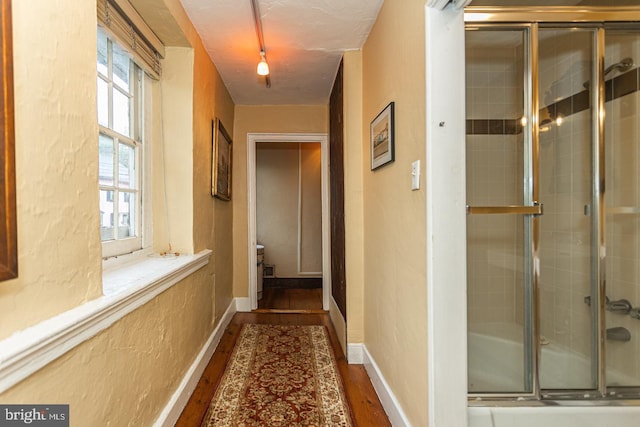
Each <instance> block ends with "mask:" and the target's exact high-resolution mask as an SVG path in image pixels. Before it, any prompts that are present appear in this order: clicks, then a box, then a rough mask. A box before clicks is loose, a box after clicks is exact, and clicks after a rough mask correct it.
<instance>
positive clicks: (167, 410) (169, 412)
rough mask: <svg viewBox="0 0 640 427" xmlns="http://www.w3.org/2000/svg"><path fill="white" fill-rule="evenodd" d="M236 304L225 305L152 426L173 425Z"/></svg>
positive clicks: (205, 365)
mask: <svg viewBox="0 0 640 427" xmlns="http://www.w3.org/2000/svg"><path fill="white" fill-rule="evenodd" d="M247 300H248V298H247ZM237 305H238V304H237V301H236V300H233V301H231V304H229V307H227V310H226V311H225V312H224V314H223V315H222V317H221V318H220V322H218V326H216V328H215V329H214V330H213V332H212V333H211V336H210V337H209V339H208V340H207V342H206V343H205V344H204V346H203V347H202V349H201V350H200V353H199V354H198V357H196V360H194V362H193V363H192V364H191V366H190V367H189V370H188V371H187V373H186V374H185V376H184V378H183V379H182V381H181V382H180V385H179V386H178V388H177V389H176V391H175V392H174V393H173V395H172V396H171V399H169V402H168V403H167V405H166V406H165V407H164V409H163V410H162V412H161V413H160V416H158V418H157V419H156V422H155V423H154V424H153V425H154V427H161V426H162V427H170V426H174V425H175V423H176V421H177V420H178V418H179V417H180V414H181V413H182V411H183V410H184V407H185V406H186V405H187V402H188V401H189V398H190V397H191V394H192V393H193V390H195V388H196V386H197V385H198V381H200V378H201V377H202V373H203V372H204V370H205V368H206V367H207V365H208V364H209V361H210V360H211V357H212V356H213V353H214V352H215V350H216V348H217V347H218V344H219V343H220V339H221V338H222V335H223V334H224V330H225V328H226V327H227V325H228V324H229V322H231V318H232V317H233V315H234V314H235V313H236V311H239V310H237Z"/></svg>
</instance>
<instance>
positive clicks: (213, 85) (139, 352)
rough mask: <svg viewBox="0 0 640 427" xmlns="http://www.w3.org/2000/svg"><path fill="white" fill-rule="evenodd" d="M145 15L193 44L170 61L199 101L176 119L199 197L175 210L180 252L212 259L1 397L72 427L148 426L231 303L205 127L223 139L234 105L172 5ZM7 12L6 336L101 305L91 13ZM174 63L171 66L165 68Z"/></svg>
mask: <svg viewBox="0 0 640 427" xmlns="http://www.w3.org/2000/svg"><path fill="white" fill-rule="evenodd" d="M149 2H152V3H153V2H155V4H154V5H153V6H154V7H153V8H152V9H154V10H156V11H158V10H165V11H166V12H167V13H169V11H170V12H171V13H172V14H173V16H174V17H175V19H176V21H177V22H178V23H179V24H180V26H181V27H182V30H183V31H184V33H185V35H186V37H187V38H188V39H189V41H190V42H191V44H192V45H193V51H192V52H190V53H189V52H188V51H187V52H184V51H180V52H178V53H180V54H185V55H186V56H187V57H189V56H191V57H192V58H193V64H194V67H195V70H194V71H193V74H192V76H191V80H192V82H193V84H192V86H191V87H189V86H186V87H183V89H184V90H185V91H186V92H190V91H194V88H195V91H194V92H193V95H192V97H191V100H190V101H189V102H188V103H187V104H186V105H184V108H185V109H186V110H187V111H188V110H197V111H196V112H194V113H191V116H192V119H190V120H191V121H192V129H193V131H192V135H193V137H183V138H181V140H180V143H181V146H182V150H183V151H185V152H187V153H192V154H190V155H191V156H193V157H195V158H196V160H194V161H193V162H192V163H191V164H192V165H193V167H192V169H191V170H188V171H187V172H186V173H187V175H188V183H187V184H186V185H187V188H193V193H194V194H193V198H190V197H185V198H184V199H183V200H185V203H187V204H188V205H187V206H185V209H186V210H187V215H186V216H187V217H186V218H184V219H185V220H186V221H189V222H193V229H192V230H188V233H189V234H190V236H191V237H190V238H192V239H193V240H194V243H193V245H194V246H193V247H192V248H188V250H189V251H193V250H194V249H195V250H196V251H199V250H201V249H203V248H205V247H207V248H211V249H213V251H214V254H215V255H214V257H213V258H212V260H211V261H210V263H209V265H208V266H207V267H205V268H203V269H201V270H199V271H198V272H196V273H195V274H193V275H191V276H190V277H188V278H186V279H184V280H183V281H181V282H180V283H178V284H177V285H175V286H174V287H173V288H171V289H169V290H168V291H166V292H165V293H163V294H161V295H159V296H158V297H156V298H155V299H153V300H152V301H150V302H149V303H147V304H146V305H144V306H143V307H141V308H139V309H138V310H136V311H134V312H133V313H131V314H129V315H127V316H126V317H124V318H123V319H121V320H120V321H118V322H117V323H115V324H114V325H113V326H111V327H110V328H108V329H107V330H105V331H103V332H102V333H100V334H99V335H97V336H96V337H94V338H92V339H90V340H89V341H86V342H85V343H83V344H82V345H80V346H78V347H77V348H75V349H73V350H71V351H70V352H68V353H67V354H65V355H64V356H62V357H61V358H59V359H58V360H56V361H54V362H53V363H51V364H49V365H48V366H46V367H44V368H43V369H41V370H40V371H38V372H37V373H35V374H34V375H32V376H31V377H29V378H27V379H26V380H24V381H23V382H21V383H20V384H18V385H16V386H14V387H13V388H12V389H10V390H8V391H6V392H5V393H3V394H1V395H0V401H2V402H5V403H18V402H20V403H25V402H28V403H51V402H59V403H69V404H70V405H71V420H72V425H107V424H110V425H151V424H152V423H153V421H154V420H155V419H156V418H157V416H158V415H159V413H160V411H161V410H162V409H163V407H164V406H165V405H166V403H167V401H168V399H169V397H170V396H171V394H172V393H173V392H174V390H175V389H176V387H177V386H178V384H179V382H180V381H181V379H182V378H183V376H184V374H185V372H186V370H187V369H188V367H189V366H190V364H191V363H192V361H193V360H194V358H195V357H196V355H197V354H198V352H199V350H200V349H201V347H202V345H203V344H204V343H205V341H206V339H207V338H208V336H209V335H210V334H211V332H212V330H213V328H214V324H215V322H216V321H217V319H218V318H219V315H218V316H216V315H215V313H216V312H217V313H220V311H221V310H222V307H223V306H224V307H226V305H227V304H228V302H229V301H230V300H231V288H232V280H231V277H232V269H231V266H232V261H231V259H232V256H231V255H225V254H231V253H232V240H231V237H230V231H224V230H230V229H231V228H232V227H231V221H232V218H231V205H230V204H225V205H223V204H220V203H218V202H217V201H214V200H213V199H212V198H211V196H210V193H209V185H208V181H209V179H210V172H208V170H209V169H208V166H207V165H208V160H207V159H209V158H210V150H211V148H210V132H211V131H210V130H209V129H210V126H211V119H212V118H213V117H214V116H215V115H217V116H219V117H221V118H222V119H223V121H225V122H226V123H229V125H228V127H229V128H231V126H232V123H233V114H234V111H233V109H234V106H233V102H232V100H231V98H230V96H229V94H228V93H227V91H226V88H225V87H224V85H223V84H222V83H221V80H220V78H219V76H218V74H217V72H216V70H215V67H214V66H213V64H212V63H211V62H210V60H209V59H208V56H207V54H206V52H205V51H204V49H203V47H202V45H201V43H200V41H199V39H198V38H197V34H196V32H195V30H194V29H193V27H192V26H191V23H190V22H189V21H188V19H187V18H186V14H185V13H184V11H183V10H182V6H181V4H180V2H179V0H166V3H167V4H166V5H165V1H163V0H149ZM13 3H14V5H13V6H14V13H13V18H14V37H15V44H14V51H15V58H16V139H17V141H16V146H17V169H18V177H17V181H18V206H19V208H18V226H19V230H20V231H19V233H20V234H19V244H20V247H19V257H20V258H19V259H20V278H19V279H17V280H15V281H12V282H5V283H2V284H0V307H1V308H2V312H3V313H4V314H3V316H2V322H1V323H2V326H1V327H2V328H3V329H2V334H3V336H6V335H8V334H10V333H12V332H14V331H16V330H19V329H22V328H24V327H26V326H28V325H30V324H34V323H36V322H38V321H41V320H44V319H46V318H48V317H50V316H52V315H53V314H56V313H60V312H63V311H65V310H68V309H70V308H72V307H75V306H77V305H79V304H81V303H82V302H84V301H87V300H90V299H95V298H98V297H99V296H100V294H101V253H100V236H99V232H98V230H99V220H98V211H99V210H98V199H97V197H96V191H97V187H98V180H97V158H98V156H97V154H98V153H97V144H96V135H97V119H96V111H95V105H96V99H95V92H96V74H95V63H96V58H95V53H94V52H95V50H96V48H95V46H96V25H97V22H96V6H95V2H88V3H84V2H80V3H79V2H77V1H75V0H59V1H56V2H42V1H35V0H21V1H19V2H13ZM167 7H168V10H167V9H166V8H167ZM53 18H55V19H53ZM68 22H74V25H73V26H69V25H68ZM166 30H167V29H166V28H165V31H166ZM172 31H174V32H175V31H180V29H178V28H174V29H172ZM179 56H180V55H177V56H176V55H174V56H172V55H171V54H170V55H169V61H171V58H172V57H173V58H177V57H179ZM34 63H39V64H42V65H43V66H39V67H33V64H34ZM187 80H188V79H187ZM181 81H183V82H184V81H185V80H181ZM201 88H206V89H207V90H201ZM164 96H165V101H166V102H171V99H167V96H168V95H167V94H166V93H165V94H164ZM188 114H189V113H187V115H188ZM156 137H159V135H156ZM153 143H154V146H155V147H156V148H157V147H158V146H159V140H157V139H154V141H153ZM154 153H155V155H154V158H157V154H158V151H157V150H156V151H155V152H154ZM205 163H206V164H207V165H205ZM171 173H178V174H180V173H184V171H181V172H171ZM200 174H202V175H203V176H200ZM173 178H176V179H182V178H184V177H177V176H170V175H169V176H168V180H171V179H173ZM187 196H188V195H187ZM170 203H171V201H170ZM192 210H193V211H197V213H196V214H192V213H191V212H192ZM182 212H183V213H184V211H182ZM182 219H183V218H177V220H182ZM171 220H172V221H173V220H176V218H171ZM172 225H173V224H172ZM216 257H217V258H216ZM220 259H222V260H223V261H224V262H222V261H220ZM220 264H222V267H221V268H220V269H218V270H217V269H216V265H220ZM214 279H215V280H214ZM214 284H215V286H214ZM158 373H162V375H159V374H158Z"/></svg>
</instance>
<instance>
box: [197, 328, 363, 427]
mask: <svg viewBox="0 0 640 427" xmlns="http://www.w3.org/2000/svg"><path fill="white" fill-rule="evenodd" d="M352 425H353V424H352V421H351V415H350V411H349V407H348V405H347V400H346V397H345V394H344V389H343V387H342V380H341V377H340V374H339V373H338V369H337V365H336V361H335V359H334V356H333V351H332V348H331V344H330V343H329V339H328V336H327V332H326V330H325V327H324V326H291V325H244V326H243V327H242V331H241V332H240V336H239V338H238V341H237V342H236V345H235V348H234V349H233V353H232V355H231V358H230V360H229V362H228V363H227V367H226V369H225V372H224V374H223V376H222V379H221V380H220V384H219V386H218V388H217V390H216V393H215V395H214V396H213V399H212V400H211V404H210V406H209V409H208V411H207V414H206V415H205V417H204V420H203V422H202V426H203V427H204V426H207V427H236V426H243V427H244V426H246V427H249V426H264V427H278V426H287V427H290V426H345V427H350V426H352Z"/></svg>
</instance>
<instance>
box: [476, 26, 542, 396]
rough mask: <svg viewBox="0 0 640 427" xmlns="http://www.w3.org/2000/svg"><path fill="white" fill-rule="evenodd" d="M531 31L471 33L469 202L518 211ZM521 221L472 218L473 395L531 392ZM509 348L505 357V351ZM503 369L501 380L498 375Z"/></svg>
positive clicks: (519, 217)
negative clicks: (528, 36) (498, 371)
mask: <svg viewBox="0 0 640 427" xmlns="http://www.w3.org/2000/svg"><path fill="white" fill-rule="evenodd" d="M525 40H526V29H523V28H518V29H501V30H487V31H485V30H474V31H467V32H466V44H467V49H466V63H467V74H466V76H467V82H466V88H467V89H466V90H467V96H466V98H467V105H466V110H467V132H466V159H467V203H468V205H469V206H471V207H478V206H481V207H492V206H493V207H497V206H502V207H506V206H513V205H517V206H521V205H524V204H525V203H526V199H527V197H525V191H524V186H525V182H527V181H528V179H527V178H526V176H525V175H526V172H525V171H527V170H528V166H527V161H528V160H527V158H528V156H526V155H525V151H526V150H525V137H524V133H523V124H525V125H526V121H525V120H524V119H523V117H524V116H525V111H524V103H525V99H524V97H525V95H524V94H525V92H526V91H525V87H524V82H525V79H524V73H525V71H524V70H525V64H526V55H527V50H526V43H525ZM524 216H525V215H522V214H515V213H514V214H497V215H494V214H478V215H475V214H474V215H468V216H467V269H468V282H467V287H468V306H467V316H468V330H469V339H468V346H469V353H468V354H469V356H468V367H469V383H468V386H469V392H472V393H474V392H495V393H509V392H529V391H531V384H530V376H529V372H530V369H528V368H527V367H526V366H525V365H526V364H527V360H528V359H527V358H526V356H525V355H526V353H527V352H526V351H524V349H525V348H527V347H528V345H527V344H525V343H526V341H527V338H526V337H527V333H526V331H525V327H524V323H525V322H524V317H525V313H524V310H525V308H524V299H525V296H524V294H525V293H524V286H525V285H524V284H525V270H526V266H525V256H524V251H525V243H524V241H525V239H524V235H525V233H526V230H525V229H526V224H525V220H524V219H523V217H524ZM505 347H506V348H507V351H505ZM498 366H499V370H500V375H496V372H495V370H496V369H495V368H496V367H498Z"/></svg>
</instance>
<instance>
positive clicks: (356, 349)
mask: <svg viewBox="0 0 640 427" xmlns="http://www.w3.org/2000/svg"><path fill="white" fill-rule="evenodd" d="M347 362H349V365H362V364H363V363H364V344H362V343H355V344H347Z"/></svg>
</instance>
